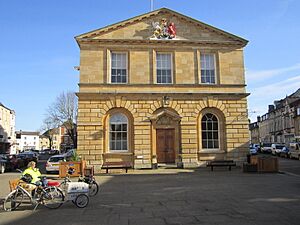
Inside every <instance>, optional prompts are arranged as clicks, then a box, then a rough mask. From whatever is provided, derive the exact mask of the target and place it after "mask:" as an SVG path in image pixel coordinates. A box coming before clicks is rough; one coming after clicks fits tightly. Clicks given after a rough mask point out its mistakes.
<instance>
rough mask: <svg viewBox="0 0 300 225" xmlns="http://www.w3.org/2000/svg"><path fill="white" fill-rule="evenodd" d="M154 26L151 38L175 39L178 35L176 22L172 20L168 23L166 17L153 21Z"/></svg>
mask: <svg viewBox="0 0 300 225" xmlns="http://www.w3.org/2000/svg"><path fill="white" fill-rule="evenodd" d="M152 26H153V28H154V32H153V35H152V36H151V38H157V39H173V38H175V37H176V27H175V24H174V23H172V22H170V23H168V22H167V20H166V19H165V18H162V19H161V20H160V22H152Z"/></svg>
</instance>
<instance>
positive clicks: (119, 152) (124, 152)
mask: <svg viewBox="0 0 300 225" xmlns="http://www.w3.org/2000/svg"><path fill="white" fill-rule="evenodd" d="M116 154H121V155H133V153H132V152H128V151H114V152H106V153H103V155H116Z"/></svg>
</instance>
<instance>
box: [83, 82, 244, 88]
mask: <svg viewBox="0 0 300 225" xmlns="http://www.w3.org/2000/svg"><path fill="white" fill-rule="evenodd" d="M78 86H79V87H112V88H118V87H137V88H139V87H141V88H143V87H166V88H170V87H172V88H176V87H186V88H193V87H210V88H227V87H236V88H243V87H246V86H247V85H246V84H171V85H168V84H166V85H163V84H99V83H79V84H78Z"/></svg>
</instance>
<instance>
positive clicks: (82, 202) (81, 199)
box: [74, 194, 89, 208]
mask: <svg viewBox="0 0 300 225" xmlns="http://www.w3.org/2000/svg"><path fill="white" fill-rule="evenodd" d="M74 204H75V205H76V206H77V207H78V208H84V207H86V206H87V205H88V204H89V196H87V195H85V194H80V195H78V196H77V197H76V199H75V201H74Z"/></svg>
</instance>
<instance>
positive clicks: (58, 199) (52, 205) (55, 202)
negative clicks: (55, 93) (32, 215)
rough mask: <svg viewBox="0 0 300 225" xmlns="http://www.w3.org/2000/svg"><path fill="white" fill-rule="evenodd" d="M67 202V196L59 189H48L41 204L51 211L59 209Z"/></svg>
mask: <svg viewBox="0 0 300 225" xmlns="http://www.w3.org/2000/svg"><path fill="white" fill-rule="evenodd" d="M64 200H65V196H64V194H63V192H62V190H60V189H59V188H57V187H47V188H45V189H44V190H43V193H42V195H41V203H42V204H43V205H44V206H45V207H47V208H49V209H57V208H59V207H60V206H61V205H62V204H63V203H64Z"/></svg>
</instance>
